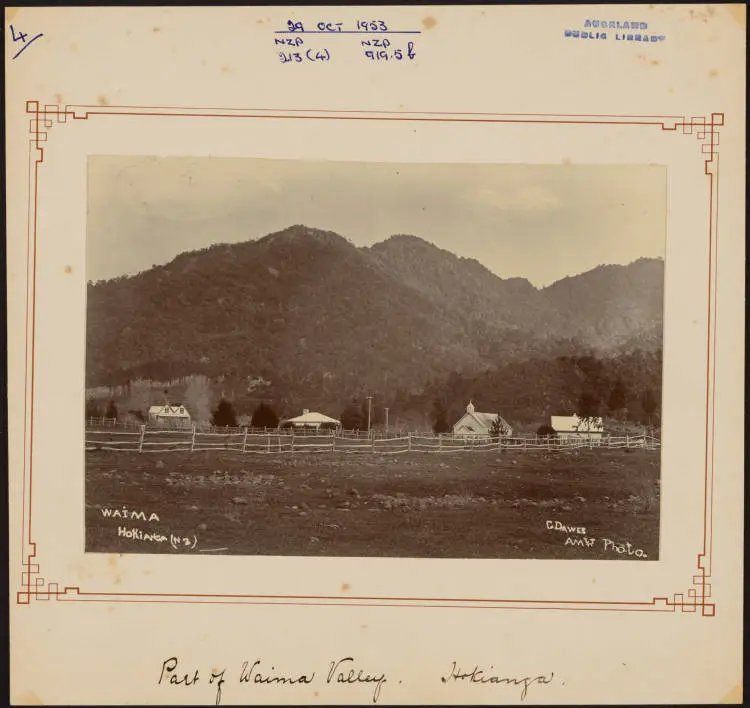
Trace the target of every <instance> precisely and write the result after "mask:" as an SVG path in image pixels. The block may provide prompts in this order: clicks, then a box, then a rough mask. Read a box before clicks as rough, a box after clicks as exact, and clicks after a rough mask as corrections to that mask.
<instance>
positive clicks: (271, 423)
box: [250, 401, 279, 428]
mask: <svg viewBox="0 0 750 708" xmlns="http://www.w3.org/2000/svg"><path fill="white" fill-rule="evenodd" d="M278 424H279V416H277V415H276V411H274V409H273V408H271V406H269V405H268V404H267V403H265V402H264V401H261V403H260V405H259V406H258V407H257V408H256V409H255V412H254V413H253V417H252V420H251V421H250V425H251V426H252V427H253V428H275V427H277V426H278Z"/></svg>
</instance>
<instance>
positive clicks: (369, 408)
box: [367, 396, 372, 433]
mask: <svg viewBox="0 0 750 708" xmlns="http://www.w3.org/2000/svg"><path fill="white" fill-rule="evenodd" d="M370 421H372V396H368V397H367V432H368V433H369V432H370Z"/></svg>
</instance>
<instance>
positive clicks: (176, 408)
mask: <svg viewBox="0 0 750 708" xmlns="http://www.w3.org/2000/svg"><path fill="white" fill-rule="evenodd" d="M180 408H182V409H183V410H182V412H180ZM148 412H149V415H150V414H152V413H153V414H156V413H159V414H161V415H171V416H175V417H177V418H184V417H189V416H190V413H188V410H187V408H185V406H183V405H182V404H181V403H176V404H175V405H173V406H172V405H169V404H168V403H165V404H162V405H160V406H150V407H149V409H148Z"/></svg>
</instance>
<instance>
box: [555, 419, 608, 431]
mask: <svg viewBox="0 0 750 708" xmlns="http://www.w3.org/2000/svg"><path fill="white" fill-rule="evenodd" d="M550 425H551V426H552V428H553V430H555V431H556V432H558V433H601V432H602V431H603V430H604V424H603V422H602V419H601V418H593V419H592V420H591V421H584V420H582V419H581V418H579V417H578V416H577V415H553V416H550Z"/></svg>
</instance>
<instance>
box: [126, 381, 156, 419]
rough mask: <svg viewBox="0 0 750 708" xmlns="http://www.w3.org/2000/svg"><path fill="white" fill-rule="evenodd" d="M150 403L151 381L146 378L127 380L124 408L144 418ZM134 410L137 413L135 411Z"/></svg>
mask: <svg viewBox="0 0 750 708" xmlns="http://www.w3.org/2000/svg"><path fill="white" fill-rule="evenodd" d="M150 405H151V382H150V381H148V380H147V379H135V380H133V381H129V382H128V396H127V400H126V401H125V408H126V409H127V410H128V411H129V412H130V413H132V414H133V415H136V417H140V419H145V417H146V413H148V408H149V406H150ZM136 411H137V412H138V413H136Z"/></svg>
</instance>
